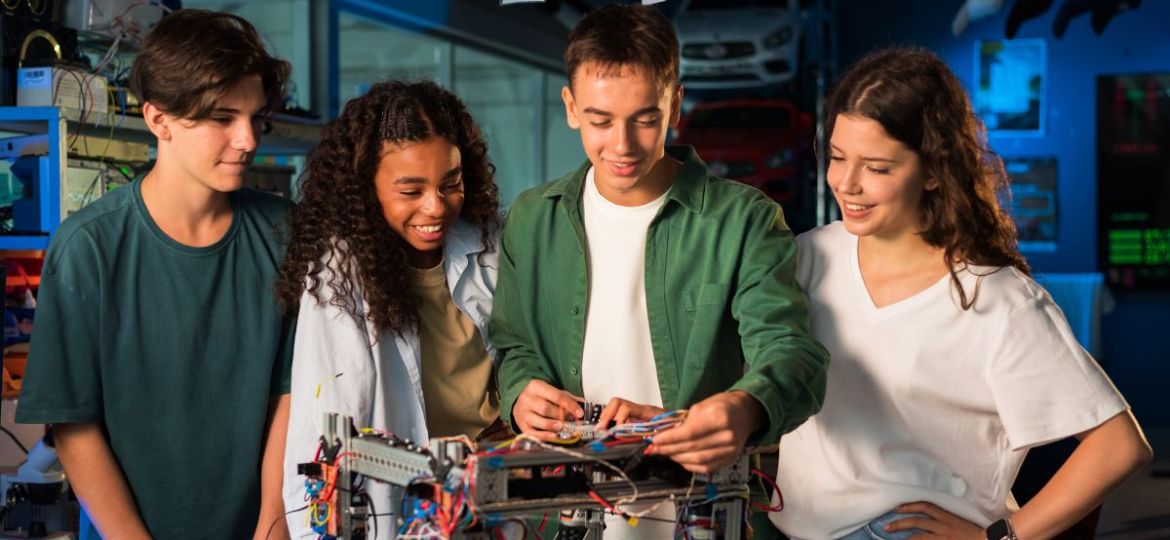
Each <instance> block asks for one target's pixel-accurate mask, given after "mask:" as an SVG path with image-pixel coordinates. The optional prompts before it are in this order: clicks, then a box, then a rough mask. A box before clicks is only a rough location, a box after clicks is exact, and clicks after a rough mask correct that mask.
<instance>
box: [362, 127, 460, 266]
mask: <svg viewBox="0 0 1170 540" xmlns="http://www.w3.org/2000/svg"><path fill="white" fill-rule="evenodd" d="M460 163H461V162H460V154H459V148H457V147H456V146H455V145H453V144H451V143H450V142H449V141H447V139H444V138H442V137H438V136H432V137H430V138H428V139H426V140H423V141H418V142H406V143H404V144H398V143H391V142H384V143H383V147H382V158H381V160H380V161H379V162H378V170H377V172H376V173H375V174H374V188H375V191H376V192H377V195H378V202H379V203H381V205H382V215H383V217H385V218H386V223H387V224H389V225H390V228H391V229H392V230H393V231H394V232H395V233H397V234H398V236H401V237H402V239H403V240H406V243H407V244H409V245H410V249H409V250H408V253H407V257H408V260H409V262H410V264H411V266H414V267H415V268H434V267H435V266H436V265H438V264H439V262H440V261H442V258H443V251H442V248H443V239H444V238H446V236H447V231H448V229H449V226H450V225H451V224H452V223H454V222H455V219H456V218H458V217H459V212H460V211H461V210H462V209H463V176H462V170H461V168H460Z"/></svg>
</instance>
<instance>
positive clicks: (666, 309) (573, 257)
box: [489, 146, 829, 444]
mask: <svg viewBox="0 0 1170 540" xmlns="http://www.w3.org/2000/svg"><path fill="white" fill-rule="evenodd" d="M667 153H668V155H669V156H673V157H674V158H675V159H678V160H679V161H681V162H683V166H682V168H681V170H680V172H679V176H678V179H677V180H676V183H675V184H674V187H673V189H671V190H670V192H669V194H668V195H667V201H666V203H665V204H664V205H663V207H662V208H661V210H660V211H659V213H658V215H657V216H656V217H655V218H654V220H653V221H652V222H651V224H650V227H649V230H648V231H647V233H646V235H647V236H646V265H645V266H646V270H645V271H646V309H647V314H648V316H649V321H650V339H651V343H652V345H653V350H654V363H655V365H656V366H657V368H658V385H659V389H660V391H661V394H662V402H663V405H664V406H665V407H666V408H667V409H681V408H686V407H688V406H690V405H691V404H693V403H696V402H698V401H701V400H702V399H704V398H706V397H708V396H711V395H713V394H716V393H719V392H723V391H727V390H743V391H745V392H747V393H748V394H750V395H751V396H753V397H755V398H756V399H757V400H759V402H760V403H761V404H762V405H763V408H764V410H765V411H766V414H767V418H766V419H764V424H763V425H762V427H761V429H760V430H759V431H757V432H756V433H755V434H754V435H753V437H752V439H751V440H750V441H749V443H750V444H768V443H772V442H775V441H777V440H778V439H779V438H780V435H781V434H783V433H787V432H788V431H791V430H792V429H794V428H795V427H796V426H798V425H800V423H801V422H804V421H805V419H807V418H808V417H809V416H811V415H812V414H814V413H816V412H817V411H818V410H819V409H820V406H821V402H822V399H823V398H824V394H825V377H826V369H827V367H828V360H829V355H828V352H827V351H826V350H825V348H824V347H822V346H821V345H820V344H819V343H818V342H817V341H816V340H814V339H813V338H812V336H811V335H810V334H809V328H808V307H807V300H806V298H805V296H804V293H802V292H801V291H800V289H799V288H798V286H797V284H796V282H795V279H794V272H795V268H796V243H795V241H794V239H793V235H792V232H791V231H790V230H789V229H788V226H787V225H786V224H785V223H784V217H783V214H782V212H781V210H780V207H779V205H777V204H776V203H775V202H773V201H771V200H769V199H768V198H767V197H765V196H764V194H762V193H761V192H760V191H758V190H756V189H754V188H751V187H749V186H746V185H743V184H740V183H737V182H733V181H730V180H725V179H722V178H717V177H714V176H710V175H708V174H707V166H706V164H704V163H703V162H702V161H701V160H700V159H699V158H698V156H697V155H696V154H695V152H694V150H693V149H691V148H690V147H687V146H679V147H667ZM588 170H589V163H588V162H586V163H585V164H584V165H582V166H581V167H580V168H579V169H577V170H576V171H575V172H573V173H570V174H569V175H566V176H564V177H562V178H560V179H558V180H555V181H553V182H549V183H546V184H543V185H541V186H539V187H536V188H534V189H531V190H529V191H527V192H525V193H524V194H522V195H521V196H520V198H519V199H517V200H516V202H515V203H514V204H513V205H512V208H511V211H510V212H509V214H508V218H507V223H506V225H505V227H504V231H503V236H502V238H501V246H500V249H501V257H500V274H499V282H498V284H497V286H496V293H495V300H494V307H493V313H492V322H491V327H490V332H489V333H490V335H491V340H492V342H493V344H494V345H495V347H496V349H497V350H498V351H499V353H500V355H501V357H502V358H503V360H502V362H501V364H500V368H499V388H500V411H501V413H502V414H503V416H504V419H505V420H507V421H509V422H511V421H512V406H513V405H514V404H515V403H516V398H517V397H518V396H519V395H520V392H521V391H522V390H524V387H525V386H526V385H527V384H528V383H529V381H531V380H532V379H540V380H543V381H545V382H548V383H549V384H551V385H553V386H555V387H558V388H563V389H564V390H567V391H569V392H571V393H573V394H575V395H581V355H582V351H583V349H584V337H585V312H586V309H588V302H589V276H588V267H587V261H586V256H585V246H586V242H585V226H584V222H583V220H582V214H581V197H582V193H583V187H584V181H585V175H586V172H587V171H588ZM594 264H603V261H594ZM594 286H600V287H604V286H605V284H604V283H597V284H594ZM513 425H514V422H513Z"/></svg>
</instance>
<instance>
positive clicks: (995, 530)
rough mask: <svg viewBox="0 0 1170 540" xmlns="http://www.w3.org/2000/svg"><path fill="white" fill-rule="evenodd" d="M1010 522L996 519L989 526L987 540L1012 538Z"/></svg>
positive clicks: (1008, 539) (1009, 539)
mask: <svg viewBox="0 0 1170 540" xmlns="http://www.w3.org/2000/svg"><path fill="white" fill-rule="evenodd" d="M1011 538H1012V535H1011V533H1010V532H1009V531H1008V524H1007V522H1006V521H1004V520H1002V519H1001V520H999V521H996V522H995V523H992V524H991V525H989V526H988V527H987V540H1011Z"/></svg>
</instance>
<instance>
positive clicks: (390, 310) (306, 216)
mask: <svg viewBox="0 0 1170 540" xmlns="http://www.w3.org/2000/svg"><path fill="white" fill-rule="evenodd" d="M432 136H439V137H443V138H444V139H446V140H448V141H449V142H450V143H451V144H452V145H454V146H455V147H457V148H458V149H459V153H460V156H461V167H462V171H463V186H464V199H463V210H462V211H461V212H460V218H461V219H463V220H464V221H467V222H469V223H471V224H473V225H475V226H476V227H477V228H478V229H479V230H480V232H481V234H482V237H483V240H484V242H485V243H489V244H488V245H490V242H492V241H493V240H492V237H493V236H494V235H495V233H496V231H497V230H498V228H499V227H500V223H501V220H500V213H499V190H498V188H497V186H496V182H495V166H494V165H492V164H491V162H490V161H488V155H487V143H486V142H484V139H483V135H482V133H481V132H480V129H479V126H478V125H477V124H476V123H475V120H473V119H472V118H471V114H470V113H468V111H467V107H466V106H464V104H463V102H462V101H460V100H459V98H458V97H456V96H455V95H454V94H452V93H451V92H448V91H447V90H444V89H443V88H442V87H440V86H439V85H437V84H435V83H433V82H401V81H388V82H381V83H378V84H375V85H374V86H373V87H372V88H370V91H369V92H367V93H366V94H365V95H363V96H361V97H358V98H355V99H353V100H351V101H350V102H349V103H347V104H346V105H345V109H344V110H343V111H342V113H341V115H340V116H338V117H337V118H336V119H335V120H333V121H331V122H329V123H328V124H327V125H326V126H325V128H324V131H323V133H322V137H321V142H320V143H319V144H318V145H317V147H316V148H315V149H314V150H313V151H312V153H311V154H310V155H309V158H308V161H307V163H306V165H305V172H304V174H303V175H302V176H301V180H300V197H301V199H300V202H299V203H298V204H297V206H296V208H294V209H293V211H292V215H291V238H290V239H289V243H290V245H289V248H288V252H287V253H286V255H285V258H284V261H283V262H282V263H281V266H280V272H279V279H278V283H277V296H278V298H279V300H280V304H281V307H282V308H283V309H284V310H285V312H286V313H288V314H293V313H295V311H296V309H297V307H298V306H299V303H300V300H301V296H302V294H303V293H304V292H305V291H306V290H308V291H309V293H310V294H312V296H313V298H315V299H316V300H317V302H318V303H320V302H322V301H323V299H322V295H321V290H322V288H323V287H328V288H329V289H331V292H332V295H331V296H332V299H331V300H330V302H331V303H332V304H333V305H335V306H337V307H339V308H341V309H343V310H344V311H346V312H348V313H349V314H351V315H353V316H354V317H356V318H359V319H360V318H363V317H364V318H366V319H368V320H369V321H370V322H372V323H373V324H374V325H375V326H376V327H377V328H380V329H381V328H385V329H390V330H393V331H395V332H397V333H400V334H401V333H402V332H403V331H404V330H407V329H409V328H412V327H414V326H415V325H416V324H417V323H418V298H417V297H416V296H415V295H414V294H412V293H411V292H410V291H411V290H412V278H411V276H412V274H413V271H412V269H411V267H410V265H409V264H408V263H407V258H406V257H407V248H408V244H407V243H406V241H405V240H403V239H402V237H400V236H398V234H396V233H395V232H394V231H393V230H392V229H391V228H390V225H389V224H387V223H386V218H385V217H383V214H382V206H381V204H380V203H379V202H378V196H377V193H376V190H375V187H374V175H375V172H376V171H377V169H378V164H379V163H380V161H381V156H382V155H383V145H384V144H385V143H402V142H410V141H415V142H417V141H423V140H426V139H428V138H430V137H432ZM327 266H332V267H333V268H337V269H339V270H340V273H330V272H325V273H322V272H321V271H322V270H323V269H325V268H326V267H327ZM355 285H360V287H361V289H362V293H363V297H362V298H361V299H359V298H356V295H355V294H354V290H353V289H354V286H355ZM362 299H364V300H365V301H366V303H368V304H369V311H368V312H364V313H363V310H362V305H361V300H362Z"/></svg>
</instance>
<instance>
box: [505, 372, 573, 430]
mask: <svg viewBox="0 0 1170 540" xmlns="http://www.w3.org/2000/svg"><path fill="white" fill-rule="evenodd" d="M580 401H581V400H579V399H578V398H576V397H574V396H573V394H570V393H568V392H566V391H564V390H559V389H557V388H555V387H553V386H552V385H551V384H548V383H546V382H544V381H541V380H537V379H532V380H531V381H528V386H525V387H524V391H523V392H520V397H517V398H516V404H515V405H513V406H512V419H513V420H514V421H515V422H516V426H517V427H519V428H520V432H521V433H528V434H530V435H533V436H535V437H536V438H538V439H541V440H546V441H551V440H556V438H557V432H558V431H560V430H561V427H562V425H563V422H564V420H566V419H568V418H576V419H580V418H583V417H584V416H585V411H584V410H582V409H581V403H580Z"/></svg>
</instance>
